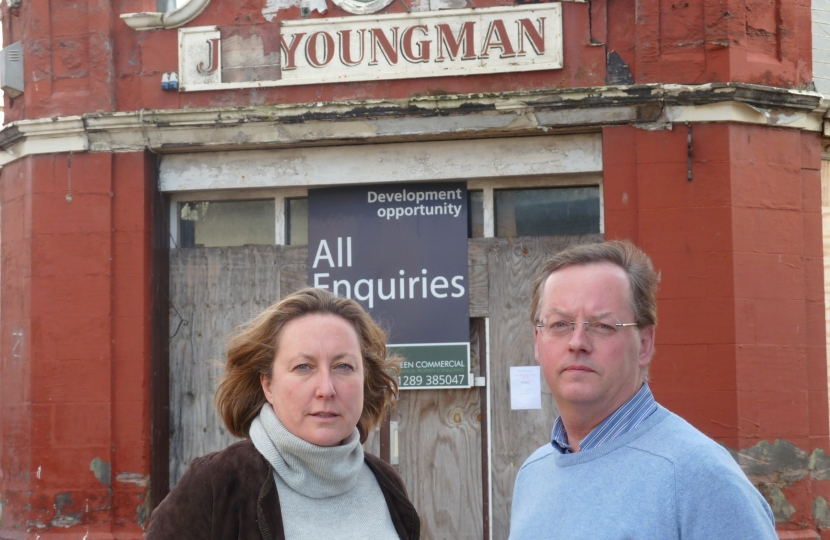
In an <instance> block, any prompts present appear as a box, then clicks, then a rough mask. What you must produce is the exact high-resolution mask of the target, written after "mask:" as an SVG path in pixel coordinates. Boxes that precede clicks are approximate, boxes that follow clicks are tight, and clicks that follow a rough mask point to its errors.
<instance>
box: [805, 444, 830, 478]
mask: <svg viewBox="0 0 830 540" xmlns="http://www.w3.org/2000/svg"><path fill="white" fill-rule="evenodd" d="M810 478H812V479H813V480H830V456H828V455H827V454H826V453H825V452H824V450H822V449H821V448H816V450H815V451H814V452H813V455H811V456H810Z"/></svg>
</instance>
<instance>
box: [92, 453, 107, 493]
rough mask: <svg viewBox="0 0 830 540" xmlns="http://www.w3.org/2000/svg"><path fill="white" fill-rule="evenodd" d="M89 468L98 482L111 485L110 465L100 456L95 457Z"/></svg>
mask: <svg viewBox="0 0 830 540" xmlns="http://www.w3.org/2000/svg"><path fill="white" fill-rule="evenodd" d="M89 470H90V471H92V473H93V474H94V475H95V478H97V479H98V481H99V482H101V483H102V484H104V485H106V486H107V487H112V466H111V465H110V464H109V463H108V462H106V461H103V460H102V459H101V458H95V459H93V460H92V462H91V463H90V464H89Z"/></svg>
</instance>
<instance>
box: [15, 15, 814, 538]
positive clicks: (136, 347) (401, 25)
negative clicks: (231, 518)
mask: <svg viewBox="0 0 830 540" xmlns="http://www.w3.org/2000/svg"><path fill="white" fill-rule="evenodd" d="M171 4H172V3H171V2H167V1H164V2H159V3H158V6H157V4H156V2H155V1H153V0H109V1H104V0H85V1H80V2H67V1H64V0H16V1H9V2H4V3H3V6H2V15H3V36H4V45H5V46H6V47H9V46H10V45H12V44H15V43H20V44H21V47H22V51H23V62H24V70H23V73H24V77H23V78H24V88H23V92H22V93H21V94H19V95H17V96H16V97H11V96H10V94H9V93H8V92H7V93H6V96H5V100H6V101H5V111H4V112H5V121H6V124H5V126H4V128H3V129H2V131H0V150H2V152H0V165H2V169H1V170H0V205H1V206H0V216H1V217H0V219H2V226H1V227H0V235H1V236H0V245H1V246H2V253H1V254H0V256H1V259H2V268H0V283H1V284H2V286H1V287H0V355H1V357H2V363H1V364H0V406H2V409H1V412H2V414H1V415H0V425H1V426H2V430H0V504H2V514H0V515H2V523H0V538H2V539H22V538H32V539H35V538H43V539H48V538H55V539H64V538H65V539H69V538H79V539H80V538H84V539H90V540H92V539H109V538H118V539H128V538H140V537H141V535H142V531H143V530H144V527H145V525H146V523H147V519H148V518H149V516H150V514H151V512H152V509H153V507H154V506H155V505H156V504H158V502H159V501H160V500H161V499H162V498H163V497H164V495H165V494H166V493H167V492H168V490H169V488H170V486H171V485H174V484H175V482H176V480H177V479H178V478H179V477H180V476H181V474H182V472H183V471H184V469H185V468H186V466H187V463H188V462H189V461H190V460H191V459H192V458H193V457H195V456H198V455H201V454H204V453H206V452H209V451H213V450H217V449H220V448H222V447H223V446H224V445H226V444H228V443H229V442H230V441H231V440H232V439H231V438H230V437H229V436H228V435H226V434H225V433H224V431H223V430H222V426H221V425H220V424H219V423H218V420H217V419H216V417H215V414H214V413H213V412H212V410H211V391H212V385H213V384H214V383H215V375H216V373H217V369H218V368H217V367H216V365H215V364H214V363H213V362H211V361H212V360H221V354H222V345H223V340H224V337H225V335H227V332H229V331H230V330H231V329H232V328H233V327H234V326H236V325H238V324H241V323H242V322H244V321H245V320H246V319H247V318H249V317H251V316H252V315H253V314H255V313H256V312H257V311H258V310H261V309H263V308H264V307H265V306H267V305H268V304H270V303H271V302H273V301H275V300H277V299H278V298H279V297H281V296H284V295H285V294H287V293H289V292H291V291H292V290H296V289H297V288H299V287H301V286H302V285H304V284H305V283H306V282H307V276H308V260H309V248H308V247H307V245H306V243H307V242H308V237H309V218H308V193H309V190H310V189H316V188H329V187H336V186H355V185H364V184H373V185H383V186H386V187H389V186H398V185H401V186H403V185H410V183H417V182H453V183H459V182H460V183H462V185H465V186H466V190H467V210H468V236H469V240H468V252H467V257H468V263H469V276H467V277H468V291H469V299H470V307H469V318H470V343H471V345H470V347H471V348H470V350H471V355H470V357H471V365H470V369H471V372H472V373H473V375H474V377H473V379H474V384H471V385H470V387H469V388H456V389H440V390H436V389H431V390H411V391H405V392H403V393H402V394H401V398H400V401H399V403H398V407H397V410H396V411H395V412H394V413H393V415H392V417H391V419H390V420H389V421H388V422H386V423H385V424H384V426H383V427H382V429H381V430H380V431H379V432H378V433H375V434H373V436H372V437H371V438H370V441H369V442H368V443H367V445H368V446H369V448H370V449H372V450H373V451H377V452H379V453H380V454H381V455H382V456H383V457H384V458H386V459H389V460H391V461H393V462H396V463H397V465H398V467H399V470H400V471H401V474H402V476H403V477H404V479H405V481H406V483H407V486H408V488H409V491H410V493H411V495H412V498H413V500H414V502H415V504H416V507H417V508H418V509H419V512H420V513H421V515H422V521H423V530H424V536H425V537H427V538H494V539H499V540H502V539H505V538H506V537H507V532H508V529H509V520H510V515H509V512H510V499H511V493H512V487H513V479H514V478H515V474H516V472H517V470H518V467H519V466H521V463H522V462H523V460H524V459H525V458H526V457H527V456H528V455H529V454H530V452H531V451H532V450H533V449H535V448H537V447H538V446H540V445H541V444H544V442H545V440H546V439H547V438H548V435H549V430H550V427H551V425H552V422H553V419H554V417H555V404H554V403H553V400H552V398H551V395H550V393H549V392H546V391H545V389H544V385H543V390H542V395H541V409H530V410H522V409H514V408H512V407H511V405H510V403H511V401H510V397H511V396H510V368H511V367H517V366H531V365H533V353H532V331H531V330H532V329H531V327H530V325H529V323H528V314H527V310H528V305H529V285H530V283H531V282H532V279H533V277H534V275H535V272H536V271H537V270H538V268H539V267H540V265H541V263H542V262H543V261H544V259H545V257H546V256H547V255H549V254H550V253H553V252H555V251H556V250H558V249H562V248H563V247H565V246H567V245H571V244H573V243H579V242H590V241H596V240H598V239H602V238H606V239H612V238H627V239H630V240H632V241H634V242H635V243H636V244H638V245H639V246H640V247H642V248H643V249H644V250H645V251H646V252H647V253H648V254H649V255H650V256H651V257H652V259H653V261H654V263H655V265H656V267H657V268H658V269H659V270H660V271H661V273H662V283H661V289H660V295H659V316H660V324H659V326H658V329H657V351H658V352H657V355H656V356H655V359H654V362H653V365H652V368H651V377H652V379H651V380H652V382H651V386H652V389H653V391H654V393H655V396H656V398H657V400H658V401H659V402H661V403H662V404H663V405H665V406H666V407H667V408H669V409H671V410H673V411H674V412H676V413H678V414H680V415H681V416H683V417H684V418H686V419H687V420H688V421H690V422H691V423H692V424H693V425H695V426H696V427H698V428H699V429H701V430H702V431H703V432H704V433H706V434H707V435H709V436H711V437H713V438H714V439H715V440H717V441H718V442H720V443H722V444H723V445H724V446H725V447H726V448H728V449H729V450H730V452H731V453H732V454H733V455H734V457H735V459H736V460H737V461H738V463H739V464H740V465H741V466H742V467H743V469H744V470H745V472H746V473H747V475H748V476H749V478H750V479H751V480H752V482H753V483H754V484H755V485H756V486H757V487H758V489H759V490H760V491H761V492H762V493H763V494H764V496H765V497H766V498H767V500H768V501H770V504H771V506H772V508H773V510H774V513H775V516H776V521H777V527H778V530H779V535H780V536H781V538H791V539H796V538H798V539H801V538H805V539H806V538H811V539H812V538H818V537H821V538H830V503H828V501H830V457H828V452H830V438H828V431H829V429H830V418H828V378H827V355H826V337H827V333H826V330H825V296H824V274H823V268H824V266H823V256H824V253H823V250H822V206H823V203H822V200H823V199H822V175H821V170H822V155H823V143H822V137H823V136H824V133H825V129H826V128H825V125H826V124H825V114H826V112H827V108H828V102H827V101H826V100H825V99H824V98H823V97H822V94H820V93H818V92H816V91H815V86H814V84H813V73H812V60H811V59H812V54H813V52H812V48H813V37H812V32H813V26H812V21H813V19H812V17H811V6H810V4H809V3H805V2H800V1H794V0H723V1H721V2H715V3H712V2H709V3H704V2H684V1H679V0H637V1H635V0H590V1H588V2H580V1H563V2H555V3H536V2H524V1H521V0H516V1H513V0H429V1H426V0H391V1H386V0H373V1H362V0H337V1H336V2H334V1H332V2H330V1H328V0H233V1H224V2H220V1H219V0H212V1H211V0H190V1H189V2H187V3H184V4H182V5H179V6H174V5H171ZM159 9H164V10H167V11H163V12H162V11H158V10H159ZM816 20H817V21H818V19H816ZM827 155H828V156H830V154H827ZM410 287H411V285H410ZM410 294H411V293H410Z"/></svg>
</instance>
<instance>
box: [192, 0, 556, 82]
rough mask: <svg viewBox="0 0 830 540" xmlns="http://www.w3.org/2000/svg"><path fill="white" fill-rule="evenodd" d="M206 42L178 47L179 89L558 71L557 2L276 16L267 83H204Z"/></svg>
mask: <svg viewBox="0 0 830 540" xmlns="http://www.w3.org/2000/svg"><path fill="white" fill-rule="evenodd" d="M190 31H191V32H192V31H193V29H191V30H190ZM180 32H181V30H180ZM200 37H201V36H200ZM210 47H213V44H212V43H208V40H205V39H204V38H202V41H201V43H197V44H195V45H194V46H193V47H182V48H181V56H180V60H181V61H182V63H183V65H188V66H189V65H190V64H192V63H194V62H195V65H194V67H192V68H185V69H180V71H181V72H182V73H185V74H186V76H185V77H184V78H182V76H181V74H180V89H181V90H184V91H196V90H217V89H222V88H228V89H230V88H246V87H265V86H283V85H297V84H319V83H333V82H353V81H371V80H387V79H408V78H423V77H443V76H457V75H476V74H487V73H505V72H515V71H536V70H549V69H560V68H561V67H562V58H563V53H562V7H561V4H559V3H551V4H541V5H539V4H537V5H535V6H532V7H498V8H481V9H457V10H442V11H436V12H418V13H417V14H416V13H399V14H392V15H367V16H358V17H348V18H345V17H337V18H327V19H306V20H293V21H285V20H284V21H280V53H281V75H280V79H279V80H273V81H242V82H232V83H230V82H228V83H218V84H216V83H215V79H213V81H214V83H212V84H208V83H206V80H205V74H206V71H207V70H208V69H210V67H211V66H212V64H211V63H209V62H208V61H209V60H211V59H212V58H211V57H210V54H214V56H213V58H216V54H217V52H218V50H219V47H218V46H215V47H214V48H213V49H211V48H210ZM190 56H193V58H190ZM197 56H198V58H197ZM200 63H201V65H202V66H203V67H201V68H199V67H198V65H199V64H200ZM194 73H195V75H193V74H194Z"/></svg>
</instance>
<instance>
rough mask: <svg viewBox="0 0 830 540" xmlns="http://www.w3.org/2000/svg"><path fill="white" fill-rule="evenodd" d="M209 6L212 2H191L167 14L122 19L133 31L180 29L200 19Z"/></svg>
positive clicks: (131, 16)
mask: <svg viewBox="0 0 830 540" xmlns="http://www.w3.org/2000/svg"><path fill="white" fill-rule="evenodd" d="M208 4H210V0H190V1H189V2H188V3H186V4H185V5H183V6H182V7H180V8H178V9H174V10H173V11H168V12H166V13H157V12H145V13H124V14H123V15H121V18H122V19H123V20H124V22H125V23H127V25H128V26H129V27H130V28H132V29H133V30H158V29H161V28H178V27H179V26H183V25H185V24H187V23H189V22H190V21H192V20H193V19H195V18H196V17H198V16H199V15H200V14H201V13H202V12H203V11H204V10H205V8H206V7H207V6H208Z"/></svg>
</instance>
